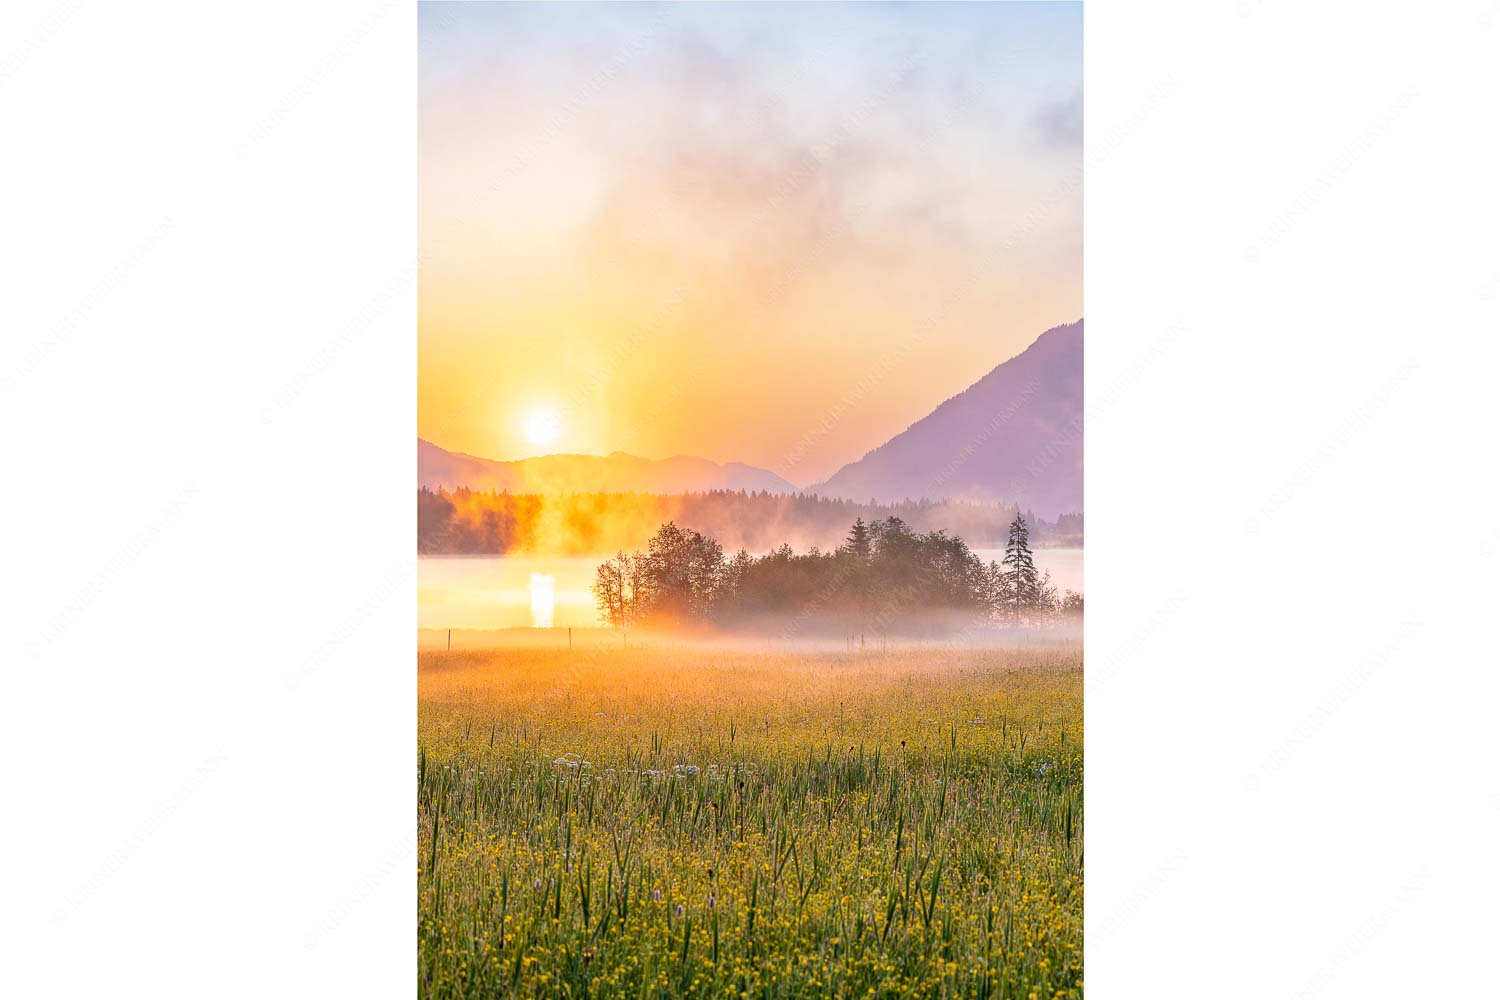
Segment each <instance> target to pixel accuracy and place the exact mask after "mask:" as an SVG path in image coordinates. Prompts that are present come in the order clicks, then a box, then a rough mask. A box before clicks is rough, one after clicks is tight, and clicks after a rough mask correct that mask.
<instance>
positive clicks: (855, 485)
mask: <svg viewBox="0 0 1500 1000" xmlns="http://www.w3.org/2000/svg"><path fill="white" fill-rule="evenodd" d="M807 489H808V490H809V491H810V492H815V493H820V494H822V495H824V496H830V497H847V498H849V499H851V500H869V499H871V498H874V499H875V500H879V501H882V502H886V503H891V502H896V501H900V500H905V499H907V498H911V499H914V500H915V499H920V498H922V497H930V498H933V499H938V498H942V497H952V498H961V499H970V500H985V501H992V502H1003V503H1016V504H1018V505H1019V506H1020V507H1021V509H1022V510H1026V509H1028V508H1029V509H1031V510H1034V511H1035V512H1036V513H1037V514H1038V515H1040V516H1042V517H1045V518H1049V519H1050V518H1054V517H1056V516H1057V515H1058V514H1065V513H1073V512H1078V511H1082V510H1083V320H1081V319H1080V320H1079V321H1078V322H1076V323H1071V324H1068V325H1067V326H1058V327H1053V328H1052V329H1051V330H1048V331H1047V332H1046V333H1044V334H1042V335H1041V336H1040V337H1038V338H1037V339H1036V341H1035V342H1034V343H1032V345H1031V346H1030V347H1028V348H1027V349H1026V350H1025V351H1023V352H1022V353H1021V354H1018V355H1016V356H1015V357H1013V358H1011V359H1010V360H1009V361H1006V362H1005V363H1003V364H1001V365H999V366H998V367H996V368H995V369H994V370H993V371H991V372H990V373H989V374H988V375H986V376H985V377H984V378H982V379H980V380H979V381H978V382H975V383H974V384H973V385H971V386H970V387H969V388H967V389H965V390H964V391H963V392H961V393H959V394H958V395H957V396H954V397H953V398H952V399H950V400H948V401H947V402H945V403H943V404H942V405H940V406H939V407H938V408H937V409H935V410H933V411H932V412H931V413H930V414H928V415H927V416H925V417H923V418H922V419H921V420H918V421H917V422H916V423H914V424H912V425H911V426H910V427H908V428H907V429H906V430H905V431H903V432H902V433H900V434H898V435H896V436H895V437H893V438H891V439H890V440H889V441H887V442H886V443H885V444H883V445H881V446H880V447H879V448H876V449H875V450H874V451H872V452H870V453H869V454H867V455H865V457H864V458H861V459H860V460H859V461H857V462H852V463H850V464H849V465H846V466H844V467H843V468H842V469H840V470H839V471H838V472H836V473H834V475H833V476H832V477H830V478H829V479H828V480H827V481H825V482H822V483H817V484H815V485H812V486H809V487H808V488H807Z"/></svg>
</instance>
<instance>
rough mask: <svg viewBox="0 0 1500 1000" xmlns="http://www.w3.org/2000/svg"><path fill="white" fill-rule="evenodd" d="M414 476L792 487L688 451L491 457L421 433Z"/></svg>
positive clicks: (603, 487) (577, 487)
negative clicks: (650, 455) (674, 454)
mask: <svg viewBox="0 0 1500 1000" xmlns="http://www.w3.org/2000/svg"><path fill="white" fill-rule="evenodd" d="M417 482H418V484H419V485H421V486H426V487H429V488H436V487H438V486H445V487H447V488H449V489H455V488H457V487H459V486H467V487H469V488H470V489H474V490H495V491H497V492H498V491H502V490H509V491H510V492H512V493H593V492H600V493H688V492H693V493H698V492H703V491H705V490H746V491H750V492H754V491H758V490H766V491H769V492H771V493H796V492H797V487H795V486H793V485H792V484H791V483H789V482H787V481H786V480H785V479H782V478H781V477H780V476H778V475H776V474H775V473H774V472H769V471H767V470H765V469H757V468H756V467H755V466H753V465H745V464H744V463H742V462H729V463H727V464H724V465H720V464H719V463H718V462H710V461H709V460H708V459H706V458H691V457H688V456H678V457H676V458H663V459H660V460H656V459H650V458H638V457H636V456H635V455H627V454H625V453H624V452H622V451H617V452H613V453H612V454H609V455H602V456H601V455H543V456H541V457H539V458H523V459H520V460H519V461H515V462H496V461H493V460H491V459H488V458H475V457H474V456H473V455H463V454H459V453H458V452H452V451H447V450H445V449H443V448H439V447H438V446H437V445H435V444H432V443H431V442H429V441H423V440H422V439H421V438H417Z"/></svg>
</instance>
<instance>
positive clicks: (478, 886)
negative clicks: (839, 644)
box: [417, 646, 1083, 998]
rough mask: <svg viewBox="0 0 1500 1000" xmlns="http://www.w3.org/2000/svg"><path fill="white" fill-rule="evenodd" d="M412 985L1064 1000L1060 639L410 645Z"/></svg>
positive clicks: (1070, 729) (1071, 694)
mask: <svg viewBox="0 0 1500 1000" xmlns="http://www.w3.org/2000/svg"><path fill="white" fill-rule="evenodd" d="M418 687H419V698H418V713H419V714H418V734H419V736H418V739H419V747H418V793H417V820H418V831H419V832H418V859H419V860H418V865H419V867H418V900H419V902H418V917H419V924H418V954H419V972H418V976H419V984H418V986H419V992H420V993H421V994H422V995H423V996H430V997H459V996H474V997H479V996H486V997H488V996H528V997H531V996H548V997H551V996H558V997H584V996H590V997H709V996H714V997H740V996H745V997H821V996H851V997H856V996H857V997H866V996H868V997H936V996H950V997H958V996H965V997H969V996H973V997H1021V998H1025V997H1036V998H1052V997H1075V996H1080V995H1081V994H1082V988H1083V983H1082V974H1083V973H1082V962H1083V746H1082V744H1083V673H1082V656H1081V653H1080V652H1079V651H1078V648H1077V647H1076V646H1073V647H1070V648H1066V649H1052V650H1047V649H1029V650H1013V651H1005V650H993V649H991V650H977V649H975V650H959V649H928V650H904V651H895V650H893V651H891V652H888V653H879V652H871V653H831V652H830V653H815V652H806V653H787V652H777V653H767V652H759V653H757V652H751V651H744V650H727V649H713V648H708V647H697V648H689V647H677V648H665V647H663V648H644V649H630V650H615V649H607V650H604V649H595V650H591V651H586V652H575V653H572V654H570V653H568V652H567V651H565V650H558V649H540V648H538V649H530V650H528V649H524V648H507V649H497V650H490V651H462V652H460V651H455V652H451V653H448V652H443V651H430V652H421V653H419V655H418Z"/></svg>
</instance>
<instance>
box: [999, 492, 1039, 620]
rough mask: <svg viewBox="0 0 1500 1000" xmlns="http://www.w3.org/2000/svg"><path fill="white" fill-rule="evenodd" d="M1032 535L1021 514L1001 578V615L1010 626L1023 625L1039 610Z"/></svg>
mask: <svg viewBox="0 0 1500 1000" xmlns="http://www.w3.org/2000/svg"><path fill="white" fill-rule="evenodd" d="M1028 538H1029V534H1028V532H1027V530H1026V519H1025V518H1024V517H1022V516H1021V515H1020V514H1017V515H1016V519H1015V520H1014V521H1012V522H1010V537H1009V538H1007V539H1006V542H1005V558H1004V559H1002V560H1000V565H1001V566H1003V567H1005V568H1004V570H1003V571H1002V572H1001V574H1000V600H1001V606H1000V614H1001V618H1002V619H1003V620H1004V621H1005V623H1006V624H1008V625H1024V624H1026V622H1027V621H1028V620H1029V619H1030V618H1031V617H1032V616H1033V612H1034V611H1035V610H1036V606H1037V599H1038V597H1039V590H1038V586H1037V575H1036V563H1034V562H1033V561H1032V559H1031V547H1030V546H1029V545H1028V544H1027V541H1028Z"/></svg>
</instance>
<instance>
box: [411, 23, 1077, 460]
mask: <svg viewBox="0 0 1500 1000" xmlns="http://www.w3.org/2000/svg"><path fill="white" fill-rule="evenodd" d="M419 9H420V11H421V13H420V15H419V17H420V33H421V65H420V120H419V157H420V163H419V169H420V192H419V212H420V219H419V226H420V241H419V243H420V253H421V258H422V259H421V269H420V278H419V295H420V301H419V345H418V433H419V435H421V436H422V437H424V438H426V439H428V440H430V441H432V442H434V443H436V444H438V445H440V446H442V447H444V448H448V449H451V450H455V451H464V452H469V453H472V454H477V455H482V456H484V457H488V458H499V459H511V458H519V457H524V456H527V455H532V454H540V453H544V452H547V451H571V452H588V453H595V454H603V453H606V452H609V451H615V450H620V451H627V452H631V453H633V454H637V455H642V456H645V457H649V458H662V457H666V456H669V455H675V454H691V455H701V456H703V457H706V458H710V459H714V460H716V461H743V462H748V463H750V464H752V465H758V466H762V467H765V468H769V469H772V470H773V471H776V472H778V473H779V474H781V475H782V476H784V477H785V478H787V479H789V480H791V481H792V482H794V483H797V484H798V485H806V484H808V483H811V482H813V481H816V480H818V479H821V478H824V477H826V476H827V475H829V474H831V473H832V472H834V471H835V470H836V469H837V468H838V467H839V466H841V465H842V464H844V463H845V462H848V461H852V460H854V459H857V458H858V457H860V456H861V455H862V454H864V452H865V451H867V450H868V449H870V448H872V447H875V446H876V445H878V444H880V443H881V442H883V441H884V440H885V439H887V438H888V437H890V436H891V435H893V434H895V433H898V432H899V431H901V430H903V429H904V428H905V427H906V426H907V425H909V424H910V423H911V422H912V421H914V420H916V419H918V418H920V417H922V416H923V415H925V414H926V413H927V412H928V411H929V410H930V409H931V408H932V407H933V406H934V405H936V404H937V403H938V402H940V401H941V400H943V399H944V398H946V397H948V396H950V395H952V394H954V393H956V392H958V391H960V390H962V389H963V388H965V387H966V386H968V385H969V384H971V383H972V382H973V381H975V380H976V379H978V378H979V377H980V376H982V375H983V374H984V373H985V372H987V371H989V370H990V369H991V368H992V367H994V366H995V365H996V364H998V363H1000V362H1001V361H1004V360H1005V359H1007V358H1009V357H1011V356H1013V355H1014V354H1016V353H1018V352H1020V351H1021V350H1023V349H1024V348H1025V347H1026V346H1027V344H1029V343H1030V342H1031V340H1033V339H1034V338H1035V337H1036V336H1037V335H1039V334H1040V333H1041V332H1042V331H1044V330H1046V329H1047V328H1049V327H1051V326H1054V325H1057V324H1059V323H1064V322H1071V321H1072V320H1075V319H1077V318H1078V317H1079V316H1081V315H1082V314H1083V294H1082V293H1083V283H1082V270H1083V260H1082V257H1083V246H1082V238H1083V232H1082V184H1081V170H1082V134H1081V131H1082V128H1081V121H1082V117H1081V116H1082V17H1081V10H1080V9H1079V8H1077V7H1074V6H1071V5H1067V6H1064V5H1030V4H1027V5H963V6H951V7H950V6H946V5H944V6H928V7H916V8H909V7H899V8H898V7H842V6H826V7H783V6H767V7H758V6H751V7H740V6H735V7H713V6H684V7H666V8H656V7H645V6H629V7H627V6H621V7H593V6H576V7H547V8H542V7H531V6H510V5H473V6H452V5H447V4H437V5H433V4H424V5H422V6H421V7H420V8H419ZM537 412H550V413H554V414H556V416H557V423H558V427H559V432H558V435H557V437H556V439H555V441H553V442H551V443H550V444H539V443H536V442H533V441H532V440H529V439H528V436H527V433H526V430H527V421H528V417H530V416H531V415H533V414H535V413H537Z"/></svg>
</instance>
